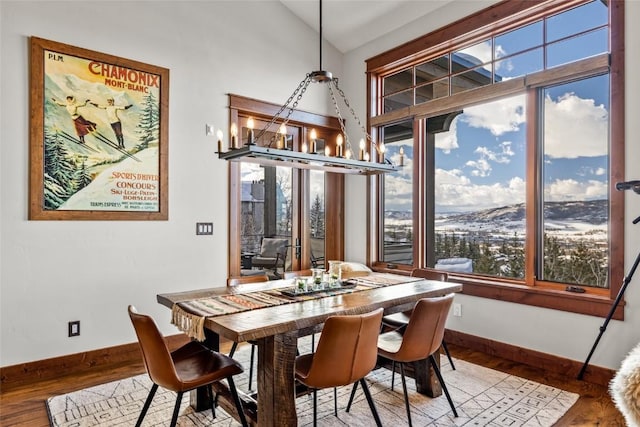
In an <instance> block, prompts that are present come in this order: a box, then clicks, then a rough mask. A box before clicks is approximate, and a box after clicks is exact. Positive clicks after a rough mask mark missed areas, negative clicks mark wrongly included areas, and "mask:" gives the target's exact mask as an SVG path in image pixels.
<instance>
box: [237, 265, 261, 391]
mask: <svg viewBox="0 0 640 427" xmlns="http://www.w3.org/2000/svg"><path fill="white" fill-rule="evenodd" d="M268 281H269V276H267V273H262V274H255V275H251V276H231V277H228V278H227V286H237V285H242V284H245V283H262V282H268ZM247 342H248V343H249V344H251V359H250V360H249V390H251V383H252V382H253V361H254V360H255V357H256V345H257V343H256V342H255V341H247ZM237 349H238V343H237V342H234V343H233V344H232V345H231V350H230V351H229V357H233V355H234V354H236V350H237Z"/></svg>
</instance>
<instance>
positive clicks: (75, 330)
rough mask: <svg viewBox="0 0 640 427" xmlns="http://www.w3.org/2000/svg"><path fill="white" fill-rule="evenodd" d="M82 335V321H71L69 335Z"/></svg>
mask: <svg viewBox="0 0 640 427" xmlns="http://www.w3.org/2000/svg"><path fill="white" fill-rule="evenodd" d="M79 335H80V321H79V320H74V321H73V322H69V336H70V337H77V336H79Z"/></svg>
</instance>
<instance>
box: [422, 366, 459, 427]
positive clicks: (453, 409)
mask: <svg viewBox="0 0 640 427" xmlns="http://www.w3.org/2000/svg"><path fill="white" fill-rule="evenodd" d="M429 360H430V361H431V366H433V371H434V372H435V373H436V376H437V377H438V381H440V385H442V391H444V395H445V396H447V400H448V401H449V406H451V410H452V411H453V416H454V417H456V418H457V417H458V412H457V411H456V407H455V406H454V404H453V400H451V396H450V395H449V390H447V385H446V384H445V383H444V379H442V374H441V373H440V369H439V368H438V364H437V363H436V358H435V357H433V354H432V355H431V356H429Z"/></svg>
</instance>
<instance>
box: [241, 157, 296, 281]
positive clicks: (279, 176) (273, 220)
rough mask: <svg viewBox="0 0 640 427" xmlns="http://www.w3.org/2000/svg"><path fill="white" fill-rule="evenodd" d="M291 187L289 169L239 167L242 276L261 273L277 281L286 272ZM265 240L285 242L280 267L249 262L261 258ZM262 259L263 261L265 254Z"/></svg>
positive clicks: (289, 230)
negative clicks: (285, 247)
mask: <svg viewBox="0 0 640 427" xmlns="http://www.w3.org/2000/svg"><path fill="white" fill-rule="evenodd" d="M291 183H292V169H291V168H287V167H272V166H268V167H265V166H261V165H256V164H252V163H244V162H243V163H241V186H242V188H241V210H240V212H241V221H240V243H241V252H242V270H243V273H244V274H250V272H249V271H246V270H252V269H264V270H265V271H266V272H267V274H269V275H270V276H271V277H274V278H277V277H278V275H281V274H282V272H283V269H284V270H290V266H291V248H290V245H291V229H292V223H291V221H292V208H293V205H292V199H291V185H292V184H291ZM265 237H270V238H284V239H287V240H288V241H289V242H288V245H289V247H288V248H287V250H286V254H285V255H286V258H285V260H284V263H282V261H280V262H275V261H274V263H273V264H268V263H267V262H261V263H260V264H259V265H256V264H257V263H256V262H252V260H253V259H254V257H255V256H261V252H262V250H263V247H262V240H263V238H265ZM262 256H263V257H267V256H266V255H265V254H262ZM282 264H284V265H282Z"/></svg>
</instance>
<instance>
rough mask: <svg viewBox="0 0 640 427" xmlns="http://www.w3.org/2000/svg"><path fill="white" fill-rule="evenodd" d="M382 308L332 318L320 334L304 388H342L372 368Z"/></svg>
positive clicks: (375, 357)
mask: <svg viewBox="0 0 640 427" xmlns="http://www.w3.org/2000/svg"><path fill="white" fill-rule="evenodd" d="M382 312H383V310H382V308H379V309H377V310H375V311H372V312H370V313H365V314H361V315H355V316H332V317H329V318H328V319H327V321H326V322H325V324H324V327H323V329H322V333H321V334H320V340H319V342H318V347H317V348H316V352H315V355H314V356H313V362H312V363H311V368H310V369H309V373H308V375H307V377H306V379H305V381H304V382H305V384H307V385H309V386H311V387H314V388H327V387H338V386H344V385H348V384H351V383H353V382H354V381H357V380H359V379H361V378H363V377H364V376H366V375H367V374H368V373H369V372H370V371H371V370H372V369H373V368H374V367H375V365H376V359H377V353H378V352H377V347H378V334H379V333H380V323H381V321H382Z"/></svg>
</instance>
